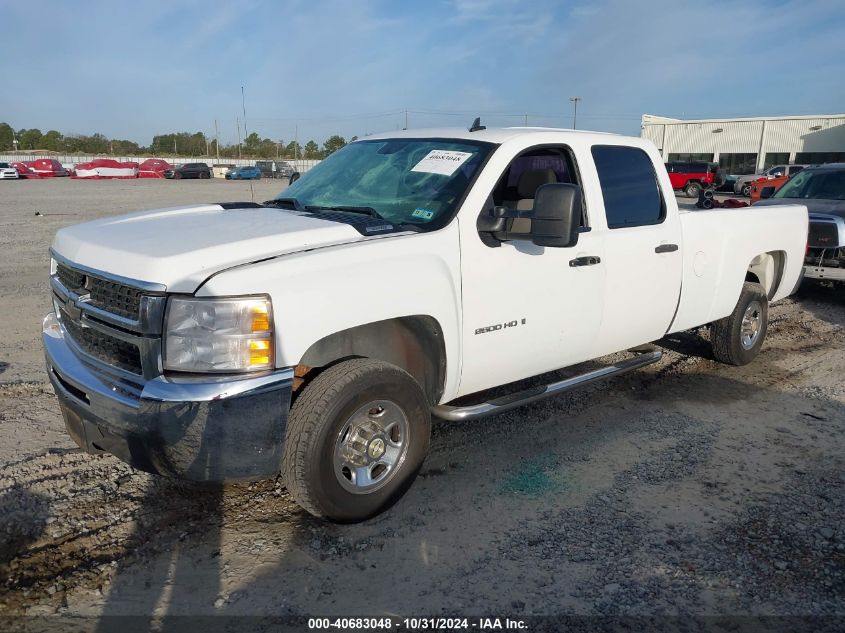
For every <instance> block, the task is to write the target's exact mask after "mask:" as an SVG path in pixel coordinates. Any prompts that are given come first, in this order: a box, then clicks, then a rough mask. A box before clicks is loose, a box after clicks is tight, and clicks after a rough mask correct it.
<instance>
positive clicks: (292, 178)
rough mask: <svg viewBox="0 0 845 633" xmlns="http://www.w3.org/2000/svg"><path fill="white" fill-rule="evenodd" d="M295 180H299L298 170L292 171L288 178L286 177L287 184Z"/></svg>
mask: <svg viewBox="0 0 845 633" xmlns="http://www.w3.org/2000/svg"><path fill="white" fill-rule="evenodd" d="M297 180H299V172H298V171H295V172H293V173H292V174H291V175H290V178H289V179H288V184H289V185H292V184H293V183H295V182H296V181H297Z"/></svg>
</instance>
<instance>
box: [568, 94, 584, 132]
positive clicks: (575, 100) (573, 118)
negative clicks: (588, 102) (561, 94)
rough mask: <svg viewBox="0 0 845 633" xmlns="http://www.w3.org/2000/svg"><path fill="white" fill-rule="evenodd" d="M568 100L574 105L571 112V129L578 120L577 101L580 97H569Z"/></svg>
mask: <svg viewBox="0 0 845 633" xmlns="http://www.w3.org/2000/svg"><path fill="white" fill-rule="evenodd" d="M569 100H570V101H571V102H572V103H573V105H574V106H575V110H574V111H573V113H572V129H573V130H574V129H576V128H575V125H576V124H577V122H578V102H579V101H581V97H569Z"/></svg>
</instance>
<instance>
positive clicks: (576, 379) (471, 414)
mask: <svg viewBox="0 0 845 633" xmlns="http://www.w3.org/2000/svg"><path fill="white" fill-rule="evenodd" d="M662 356H663V352H660V351H656V352H648V353H646V354H640V355H638V356H637V357H636V358H630V359H628V360H623V361H620V362H618V363H616V364H615V365H610V366H609V367H602V368H601V369H595V370H593V371H589V372H587V373H586V374H581V375H579V376H573V377H572V378H567V379H566V380H561V381H559V382H553V383H551V384H549V385H541V386H539V387H533V388H531V389H526V390H524V391H518V392H516V393H512V394H510V395H507V396H502V397H501V398H494V399H493V400H490V401H489V402H482V403H481V404H473V405H470V406H468V407H453V406H451V405H448V404H440V405H437V406H436V407H432V409H431V412H432V414H434V415H435V416H437V417H438V418H442V419H443V420H451V421H452V422H459V421H461V420H475V419H476V418H483V417H484V416H486V415H493V414H494V413H503V412H504V411H510V410H511V409H515V408H517V407H521V406H522V405H524V404H528V403H529V402H536V401H537V400H542V399H543V398H548V397H549V396H554V395H556V394H559V393H563V392H564V391H569V390H571V389H575V388H576V387H581V386H583V385H588V384H590V383H592V382H598V381H599V380H604V379H605V378H612V377H613V376H619V375H620V374H624V373H626V372H629V371H632V370H634V369H639V368H640V367H645V366H646V365H651V364H652V363H656V362H657V361H659V360H660V359H661V357H662Z"/></svg>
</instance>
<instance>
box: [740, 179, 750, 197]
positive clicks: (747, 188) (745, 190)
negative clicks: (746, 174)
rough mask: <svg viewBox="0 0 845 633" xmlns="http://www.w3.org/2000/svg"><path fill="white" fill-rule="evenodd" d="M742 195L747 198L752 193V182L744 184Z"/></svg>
mask: <svg viewBox="0 0 845 633" xmlns="http://www.w3.org/2000/svg"><path fill="white" fill-rule="evenodd" d="M742 195H743V196H745V197H746V198H747V197H749V196H750V195H751V183H750V182H749V183H746V184H744V185H742Z"/></svg>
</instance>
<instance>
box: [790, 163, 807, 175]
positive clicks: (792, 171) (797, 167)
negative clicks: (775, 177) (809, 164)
mask: <svg viewBox="0 0 845 633" xmlns="http://www.w3.org/2000/svg"><path fill="white" fill-rule="evenodd" d="M802 169H804V166H803V165H793V166H792V167H790V168H789V175H790V176H791V175H792V174H797V173H798V172H799V171H801V170H802Z"/></svg>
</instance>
